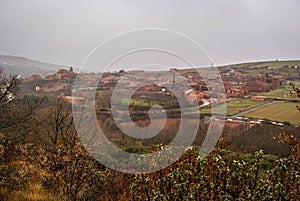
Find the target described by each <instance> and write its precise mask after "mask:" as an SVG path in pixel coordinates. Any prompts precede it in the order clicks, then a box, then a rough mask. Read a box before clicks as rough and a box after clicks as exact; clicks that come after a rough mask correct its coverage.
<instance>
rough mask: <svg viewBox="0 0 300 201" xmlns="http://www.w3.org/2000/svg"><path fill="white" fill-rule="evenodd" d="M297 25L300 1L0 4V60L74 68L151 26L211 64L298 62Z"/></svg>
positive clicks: (1, 0) (23, 0) (31, 0)
mask: <svg viewBox="0 0 300 201" xmlns="http://www.w3.org/2000/svg"><path fill="white" fill-rule="evenodd" d="M299 19H300V1H299V0H204V1H202V0H198V1H196V0H187V1H184V0H181V1H179V0H161V1H158V0H157V1H149V0H147V1H146V0H124V1H121V0H107V1H97V0H94V1H93V0H90V1H79V0H65V1H55V0H44V1H41V0H18V1H17V0H0V30H1V31H0V54H4V55H18V56H25V57H27V58H31V59H35V60H40V61H44V62H50V63H56V64H66V65H73V66H80V64H81V63H82V62H83V60H84V59H85V57H86V56H87V55H88V53H89V52H90V51H91V50H92V49H93V48H95V47H96V46H97V45H98V44H99V43H100V42H102V41H104V40H105V39H107V38H109V37H111V36H113V35H116V34H118V33H120V32H124V31H128V30H131V29H137V28H149V27H152V28H164V29H170V30H173V31H177V32H180V33H183V34H185V35H187V36H189V37H191V38H192V39H194V40H195V41H197V42H198V43H199V44H201V46H202V47H203V48H205V49H206V51H207V52H209V54H210V55H211V56H212V58H213V59H214V62H215V64H217V65H220V64H229V63H237V62H242V61H256V60H275V59H279V60H284V59H300V51H299V48H300V26H299V25H300V23H299V22H300V20H299ZM156 63H157V62H156Z"/></svg>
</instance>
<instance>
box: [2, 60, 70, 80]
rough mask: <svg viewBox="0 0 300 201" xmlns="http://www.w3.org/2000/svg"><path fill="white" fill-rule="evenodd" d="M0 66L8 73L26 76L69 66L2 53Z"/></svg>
mask: <svg viewBox="0 0 300 201" xmlns="http://www.w3.org/2000/svg"><path fill="white" fill-rule="evenodd" d="M0 67H3V68H4V69H5V72H6V74H13V75H15V74H17V75H21V76H22V77H23V78H26V77H29V76H30V75H31V74H34V73H36V74H41V75H42V76H45V75H47V74H50V73H54V72H56V71H57V70H58V69H60V68H67V67H68V66H67V65H57V64H50V63H44V62H40V61H35V60H31V59H27V58H25V57H19V56H11V55H0Z"/></svg>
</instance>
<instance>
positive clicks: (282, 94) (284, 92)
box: [253, 82, 300, 100]
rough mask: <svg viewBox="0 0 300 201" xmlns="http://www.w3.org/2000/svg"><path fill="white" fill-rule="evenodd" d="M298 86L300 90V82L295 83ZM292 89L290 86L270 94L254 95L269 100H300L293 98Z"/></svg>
mask: <svg viewBox="0 0 300 201" xmlns="http://www.w3.org/2000/svg"><path fill="white" fill-rule="evenodd" d="M295 84H296V86H297V87H298V88H300V82H295ZM290 90H291V87H289V85H288V84H286V85H285V86H282V87H280V88H278V89H275V90H273V91H270V92H266V93H255V94H253V95H258V96H266V97H268V98H276V99H283V100H299V99H298V98H297V97H294V96H291V94H290Z"/></svg>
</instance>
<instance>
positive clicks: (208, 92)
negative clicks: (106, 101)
mask: <svg viewBox="0 0 300 201" xmlns="http://www.w3.org/2000/svg"><path fill="white" fill-rule="evenodd" d="M79 75H80V76H78V73H76V72H74V71H73V68H72V67H70V69H69V70H67V69H60V70H58V72H57V73H55V74H52V75H48V76H46V77H45V78H42V77H41V76H40V75H37V74H33V75H31V76H30V77H28V78H27V79H26V80H27V81H32V80H42V79H44V80H48V81H53V82H57V81H64V82H69V83H70V84H71V85H72V84H73V83H74V81H75V79H76V77H77V76H78V78H79V79H81V81H83V82H85V84H86V85H88V83H95V79H96V78H97V76H98V77H101V79H100V80H99V82H98V83H97V84H96V85H95V84H94V86H91V87H96V88H97V90H109V89H111V90H112V89H113V88H114V87H115V86H116V85H117V84H118V82H119V81H121V82H122V86H123V87H124V89H135V88H136V87H138V88H139V89H138V90H139V91H141V92H143V91H144V92H153V93H170V91H172V92H173V94H172V93H171V95H174V94H176V95H180V96H184V97H185V98H186V100H187V101H190V102H195V101H198V102H199V101H201V100H203V99H216V100H220V99H226V98H242V97H245V96H248V95H249V94H251V93H253V92H267V91H270V90H272V89H276V88H277V87H279V86H281V85H283V84H284V83H285V82H286V81H285V78H284V77H283V76H275V75H260V74H239V73H235V72H231V71H230V72H221V78H222V80H223V81H222V83H217V82H216V79H217V77H218V76H220V75H216V74H214V73H208V74H205V73H204V74H199V73H198V72H197V71H192V70H190V71H187V70H178V69H170V71H165V72H145V71H140V70H139V71H120V72H114V73H104V74H95V73H80V74H79ZM204 76H205V79H203V77H204ZM144 83H146V84H144ZM220 84H221V85H222V86H221V85H220ZM187 85H188V87H189V88H187V87H186V86H187ZM139 86H140V87H139ZM41 88H43V86H36V90H37V91H39V90H41ZM167 89H168V90H167ZM224 89H225V90H224ZM252 99H255V100H262V101H264V100H266V98H265V97H259V96H258V97H252Z"/></svg>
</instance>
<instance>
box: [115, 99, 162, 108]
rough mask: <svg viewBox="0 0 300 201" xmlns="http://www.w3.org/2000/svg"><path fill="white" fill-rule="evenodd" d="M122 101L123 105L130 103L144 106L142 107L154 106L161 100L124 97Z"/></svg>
mask: <svg viewBox="0 0 300 201" xmlns="http://www.w3.org/2000/svg"><path fill="white" fill-rule="evenodd" d="M121 103H122V104H123V105H127V104H128V103H129V105H136V106H142V107H146V106H149V107H151V106H153V105H159V101H147V100H144V99H138V98H130V99H128V98H122V99H121Z"/></svg>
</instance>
